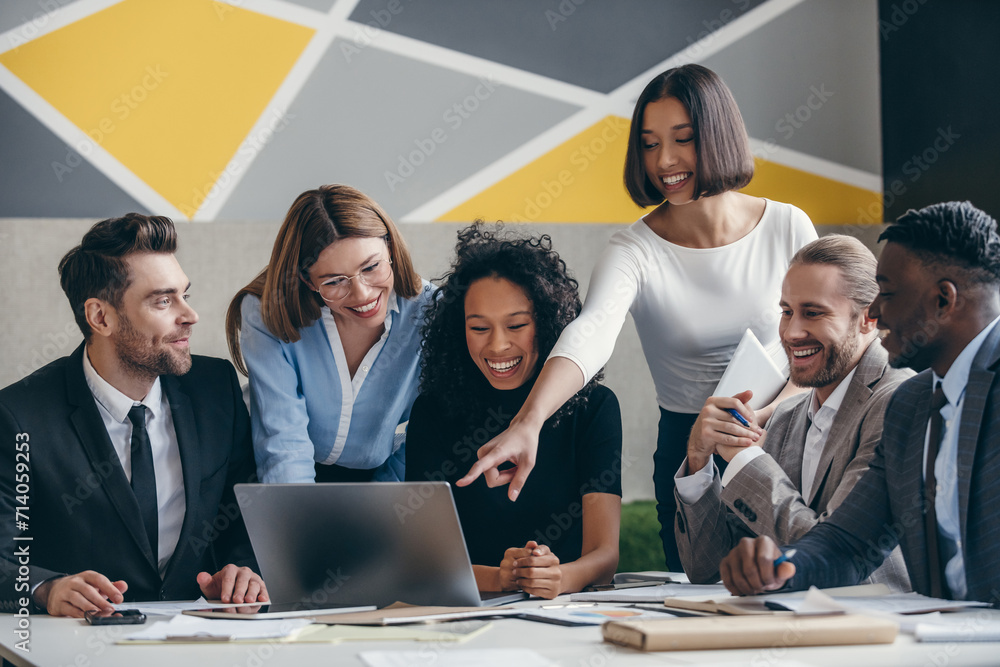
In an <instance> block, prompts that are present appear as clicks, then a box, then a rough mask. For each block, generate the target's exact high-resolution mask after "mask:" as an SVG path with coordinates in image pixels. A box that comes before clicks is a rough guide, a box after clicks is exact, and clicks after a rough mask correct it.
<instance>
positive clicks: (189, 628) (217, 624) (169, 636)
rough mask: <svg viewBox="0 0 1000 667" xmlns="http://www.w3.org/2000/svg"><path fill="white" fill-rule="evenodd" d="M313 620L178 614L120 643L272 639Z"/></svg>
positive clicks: (285, 635) (293, 630) (284, 635)
mask: <svg viewBox="0 0 1000 667" xmlns="http://www.w3.org/2000/svg"><path fill="white" fill-rule="evenodd" d="M311 624H312V621H311V620H309V619H307V618H296V619H283V620H277V621H260V622H258V623H244V622H243V621H223V620H215V619H207V618H196V617H194V616H180V615H178V616H174V617H173V618H171V619H170V620H169V621H157V622H156V623H153V624H152V625H150V626H149V627H146V628H143V629H142V630H139V631H138V632H133V633H132V634H130V635H127V636H126V637H124V638H123V639H122V640H121V642H120V643H132V642H181V643H184V642H205V641H222V642H230V641H263V640H269V641H270V640H276V639H279V640H280V639H284V638H287V637H291V636H293V635H294V634H296V633H297V632H299V631H300V630H302V628H304V627H306V626H308V625H311Z"/></svg>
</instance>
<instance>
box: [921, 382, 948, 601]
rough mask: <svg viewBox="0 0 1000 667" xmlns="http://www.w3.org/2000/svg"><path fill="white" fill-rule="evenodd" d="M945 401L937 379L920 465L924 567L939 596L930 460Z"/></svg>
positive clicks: (943, 587)
mask: <svg viewBox="0 0 1000 667" xmlns="http://www.w3.org/2000/svg"><path fill="white" fill-rule="evenodd" d="M947 404H948V399H947V398H946V397H945V395H944V390H943V389H942V388H941V384H940V383H938V385H937V388H936V389H935V390H934V396H933V397H932V398H931V429H930V434H929V437H928V439H927V462H926V465H925V468H924V502H925V503H926V506H925V511H924V530H925V532H926V533H927V567H928V569H929V570H930V579H931V597H935V598H943V597H947V596H948V594H949V591H948V587H947V583H946V580H945V578H944V564H945V563H944V562H942V558H941V549H940V546H939V535H938V522H937V508H936V507H935V504H934V503H935V501H936V499H937V479H936V478H935V476H934V463H935V461H937V455H938V448H939V447H940V445H941V429H942V426H943V423H944V418H943V417H942V416H941V408H943V407H944V406H945V405H947Z"/></svg>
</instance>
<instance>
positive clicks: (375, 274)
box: [316, 257, 392, 303]
mask: <svg viewBox="0 0 1000 667" xmlns="http://www.w3.org/2000/svg"><path fill="white" fill-rule="evenodd" d="M391 275H392V259H391V258H388V257H386V258H384V259H380V260H377V261H375V262H372V263H371V264H369V265H368V266H366V267H365V268H363V269H361V270H360V271H358V272H357V273H355V274H354V275H353V276H331V277H329V278H327V279H326V280H324V281H323V282H322V283H320V285H319V289H317V290H316V291H317V292H318V293H319V296H320V298H321V299H323V300H324V301H326V302H328V303H329V302H334V301H342V300H343V299H344V298H345V297H347V295H348V294H350V293H351V281H352V280H354V279H355V278H357V279H358V280H360V281H361V282H362V283H363V284H365V285H368V286H369V287H377V286H378V284H379V283H381V282H384V281H385V280H386V279H387V278H388V277H389V276H391Z"/></svg>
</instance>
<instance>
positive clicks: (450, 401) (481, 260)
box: [420, 222, 603, 426]
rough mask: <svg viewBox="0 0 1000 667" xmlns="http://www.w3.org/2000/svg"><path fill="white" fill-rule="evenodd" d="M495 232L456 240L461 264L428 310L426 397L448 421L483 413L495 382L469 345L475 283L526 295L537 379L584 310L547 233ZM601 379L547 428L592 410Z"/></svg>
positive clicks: (479, 226) (479, 231) (478, 228)
mask: <svg viewBox="0 0 1000 667" xmlns="http://www.w3.org/2000/svg"><path fill="white" fill-rule="evenodd" d="M490 227H491V228H489V229H488V228H487V226H485V225H484V224H483V223H482V222H476V223H475V224H474V225H472V226H470V227H466V228H465V229H463V230H461V231H460V232H459V233H458V244H457V245H456V246H455V261H454V263H453V264H452V267H451V271H449V272H448V273H447V274H445V275H444V276H443V277H442V278H440V279H438V280H436V281H435V282H439V283H440V287H439V288H438V290H437V292H436V293H435V298H434V300H433V302H432V303H431V305H430V306H428V308H427V312H426V319H425V323H424V327H423V330H422V337H423V340H422V342H421V348H422V350H423V359H422V361H421V370H420V391H421V392H422V393H426V394H432V395H434V396H436V397H437V398H439V399H440V400H441V401H442V402H443V403H444V404H445V406H446V408H447V410H448V414H454V415H464V416H465V417H466V418H468V419H472V418H473V415H474V414H475V413H477V412H479V410H480V409H482V408H485V405H483V404H482V402H481V398H480V397H482V396H483V395H484V391H485V390H486V389H487V388H488V387H489V380H487V379H486V378H485V377H484V376H483V373H482V371H480V370H479V368H478V367H477V366H476V364H475V363H474V362H473V361H472V358H471V357H470V356H469V348H468V344H467V343H466V340H465V295H466V292H468V290H469V287H470V286H471V285H472V284H473V283H474V282H476V281H477V280H481V279H483V278H504V279H506V280H509V281H510V282H512V283H514V284H515V285H517V286H518V287H520V288H521V289H523V290H524V292H525V294H526V295H527V297H528V299H529V300H530V301H531V304H532V307H533V309H534V317H535V335H536V336H537V339H536V341H535V344H536V346H537V348H538V368H536V369H535V370H534V373H535V374H536V375H537V373H538V371H540V370H541V366H542V364H543V363H544V362H545V359H546V357H548V356H549V353H550V352H551V351H552V348H553V346H555V344H556V340H557V339H558V338H559V334H560V333H562V330H563V329H564V328H565V327H566V325H567V324H569V323H570V322H572V321H573V320H574V319H576V317H577V315H579V314H580V308H581V303H580V294H579V291H578V284H577V282H576V280H574V279H573V278H571V277H570V276H569V274H568V273H567V272H566V263H565V262H564V261H563V260H562V259H560V258H559V255H558V254H557V253H556V252H555V251H554V250H553V249H552V239H551V238H550V237H549V235H548V234H544V235H542V236H537V237H536V236H532V237H524V236H519V235H515V234H512V233H510V232H507V231H505V230H504V229H503V227H502V225H495V226H490ZM602 377H603V374H602V373H598V374H597V375H596V376H594V377H593V378H592V379H591V380H590V382H588V383H587V384H586V386H584V388H583V389H581V390H580V391H579V392H578V393H577V394H576V395H575V396H573V397H572V398H571V399H570V400H569V401H567V402H566V403H565V404H564V405H563V406H562V408H560V409H559V410H558V411H557V412H556V413H555V415H553V416H552V417H551V418H550V419H549V421H548V422H547V424H548V425H553V426H554V425H556V424H558V423H559V421H560V420H561V419H562V418H563V417H565V416H568V415H569V414H571V413H572V412H573V411H574V410H577V409H578V408H581V407H583V406H584V405H586V402H587V396H588V395H589V394H590V392H591V391H592V390H593V388H594V387H595V386H597V383H598V382H599V381H600V380H601V379H602Z"/></svg>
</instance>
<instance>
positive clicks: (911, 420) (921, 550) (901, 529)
mask: <svg viewBox="0 0 1000 667" xmlns="http://www.w3.org/2000/svg"><path fill="white" fill-rule="evenodd" d="M998 371H1000V326H997V327H995V328H994V329H993V331H992V332H990V334H989V336H987V338H986V340H985V341H984V342H983V346H982V347H981V348H980V350H979V353H978V354H977V355H976V358H975V360H974V361H973V362H972V369H971V371H970V373H969V383H968V384H967V385H966V388H965V403H964V405H963V408H962V416H961V422H960V424H959V427H958V429H959V430H958V504H959V527H960V529H961V536H962V537H961V545H960V548H961V550H962V555H963V556H964V557H965V577H966V583H967V584H968V595H967V598H968V599H970V600H981V601H984V602H990V603H992V604H993V605H995V606H1000V568H998V567H997V554H998V553H1000V514H998V513H997V508H998V507H1000V484H998V483H997V479H998V478H1000V383H998V382H997V372H998ZM932 380H933V378H932V375H931V371H930V370H926V371H924V372H922V373H920V374H918V375H917V376H916V377H914V378H912V379H910V380H907V381H906V382H904V383H903V384H902V385H900V387H899V389H898V391H897V392H896V394H895V395H894V396H893V398H892V400H891V401H890V403H889V407H888V409H887V411H886V415H885V429H884V431H883V433H882V441H881V442H880V443H879V445H878V447H877V448H876V450H875V456H874V457H873V458H872V461H871V465H870V466H869V470H868V472H867V473H865V475H864V476H863V477H862V478H861V480H859V481H858V484H857V485H856V486H855V487H854V491H853V492H851V494H850V495H848V497H847V498H846V499H844V503H843V505H841V507H840V509H839V510H838V511H837V512H836V513H834V515H833V516H832V517H830V520H829V521H826V522H824V523H822V524H820V525H818V526H816V527H815V528H814V529H813V530H811V531H810V532H809V533H808V534H807V535H806V536H805V537H803V538H802V539H801V540H799V542H798V543H796V544H795V545H794V546H795V547H796V549H797V551H798V553H796V554H795V556H794V558H793V559H792V562H793V563H794V564H795V567H796V574H795V577H794V578H793V579H792V580H791V581H790V582H789V584H788V588H789V589H790V590H794V589H796V588H805V587H807V586H809V585H816V586H827V587H828V586H840V585H846V584H854V583H857V582H858V581H860V580H861V579H863V578H864V577H866V576H868V574H869V573H870V572H871V571H872V570H874V569H875V567H877V566H878V564H879V563H881V562H882V558H883V557H884V556H885V554H886V553H887V552H888V550H889V549H891V548H892V547H894V546H895V545H896V544H897V543H898V544H899V546H900V548H901V550H902V552H903V558H904V560H905V561H906V568H907V570H908V571H909V573H910V582H911V584H912V585H913V590H915V591H917V592H918V593H923V594H925V595H928V594H930V575H929V572H928V567H927V533H926V530H925V529H924V516H923V512H924V505H925V500H924V489H923V458H924V442H925V439H926V433H927V422H928V420H929V419H930V403H931V393H932V391H931V384H932Z"/></svg>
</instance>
